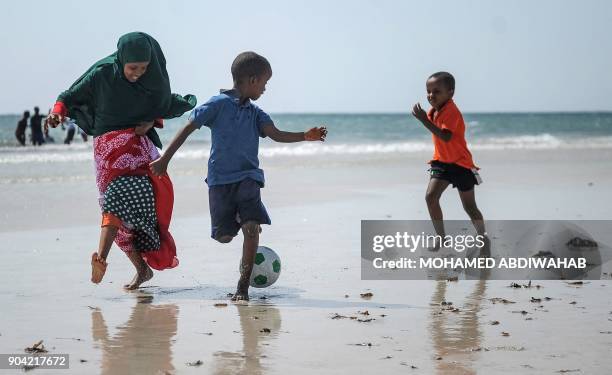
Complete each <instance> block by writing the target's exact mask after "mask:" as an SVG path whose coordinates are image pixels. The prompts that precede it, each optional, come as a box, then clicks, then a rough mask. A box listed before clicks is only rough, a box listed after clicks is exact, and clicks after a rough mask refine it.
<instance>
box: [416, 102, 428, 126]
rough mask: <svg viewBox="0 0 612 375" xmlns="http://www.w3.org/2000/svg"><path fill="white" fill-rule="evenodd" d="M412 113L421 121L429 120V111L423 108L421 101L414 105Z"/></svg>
mask: <svg viewBox="0 0 612 375" xmlns="http://www.w3.org/2000/svg"><path fill="white" fill-rule="evenodd" d="M412 115H413V116H414V117H416V118H417V120H419V121H421V122H423V121H427V112H425V110H424V109H423V108H421V103H417V104H415V105H414V107H412Z"/></svg>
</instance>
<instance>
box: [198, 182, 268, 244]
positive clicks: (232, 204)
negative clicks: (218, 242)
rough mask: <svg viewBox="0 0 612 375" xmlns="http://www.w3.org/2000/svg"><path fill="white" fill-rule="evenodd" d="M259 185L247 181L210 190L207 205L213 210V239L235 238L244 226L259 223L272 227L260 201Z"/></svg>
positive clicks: (212, 187) (217, 186)
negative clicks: (243, 224)
mask: <svg viewBox="0 0 612 375" xmlns="http://www.w3.org/2000/svg"><path fill="white" fill-rule="evenodd" d="M260 189H261V186H260V185H259V182H257V181H255V180H253V179H250V178H247V179H244V180H242V181H239V182H235V183H232V184H225V185H214V186H210V187H209V188H208V205H209V206H210V221H211V226H212V228H211V237H212V238H214V239H218V238H220V237H222V236H227V235H229V236H232V237H234V236H235V235H236V234H238V231H239V230H240V227H241V223H245V222H247V221H256V222H258V223H259V224H271V221H270V217H269V216H268V212H267V211H266V208H265V207H264V205H263V203H262V201H261V193H260Z"/></svg>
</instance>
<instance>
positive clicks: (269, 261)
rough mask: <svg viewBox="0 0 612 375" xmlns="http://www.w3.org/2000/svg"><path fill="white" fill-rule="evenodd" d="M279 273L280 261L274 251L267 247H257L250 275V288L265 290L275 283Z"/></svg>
mask: <svg viewBox="0 0 612 375" xmlns="http://www.w3.org/2000/svg"><path fill="white" fill-rule="evenodd" d="M280 271H281V261H280V258H279V257H278V255H277V254H276V253H275V252H274V250H272V249H270V248H269V247H265V246H259V247H258V248H257V254H255V261H254V262H253V272H252V273H251V286H252V287H254V288H266V287H268V286H270V285H272V284H274V283H275V282H276V280H277V279H278V276H279V275H280Z"/></svg>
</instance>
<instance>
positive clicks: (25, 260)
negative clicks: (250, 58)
mask: <svg viewBox="0 0 612 375" xmlns="http://www.w3.org/2000/svg"><path fill="white" fill-rule="evenodd" d="M427 156H428V154H427V153H425V154H420V153H414V154H397V155H393V156H390V155H384V156H372V155H369V156H368V157H367V158H366V157H360V156H355V155H352V156H350V157H349V156H346V157H334V158H332V159H327V158H324V157H316V158H303V157H290V158H284V159H280V160H279V159H278V158H263V159H262V165H263V168H264V169H265V171H266V176H267V186H266V188H265V189H264V190H263V199H264V202H265V203H266V205H267V208H268V210H269V212H270V215H271V217H272V222H273V225H272V226H271V227H264V232H263V233H262V237H261V244H262V245H266V246H269V247H271V248H273V249H275V250H276V251H277V252H278V253H279V254H280V256H281V260H282V262H283V270H282V274H281V277H280V279H279V281H278V282H277V283H276V284H275V285H273V286H272V287H270V288H267V289H263V290H254V289H251V297H252V301H251V302H250V303H249V304H248V305H236V304H232V303H230V302H229V301H228V300H227V297H226V295H227V293H230V292H233V291H234V287H235V282H236V280H237V276H238V261H239V256H240V249H241V239H240V238H237V239H236V240H235V242H232V243H231V244H228V245H221V244H217V243H215V242H213V241H212V240H211V239H210V237H209V231H210V219H209V217H208V210H207V194H206V190H205V187H204V185H203V179H202V176H203V175H204V173H205V161H194V160H177V161H176V162H175V163H174V164H173V165H171V176H172V177H173V180H174V183H175V194H176V206H175V215H174V221H173V224H172V232H173V235H174V237H175V240H176V242H177V244H178V247H179V258H180V261H181V264H180V265H179V267H178V268H176V269H173V270H167V271H164V272H158V273H156V275H155V277H154V279H153V280H151V282H148V283H146V284H145V287H144V288H142V289H140V290H139V291H135V292H125V291H123V290H122V289H121V285H123V283H124V282H125V281H127V280H129V279H131V277H132V272H133V271H132V268H131V267H132V266H131V265H130V263H129V261H128V259H127V258H126V257H125V256H124V255H123V254H122V253H121V251H119V250H118V249H117V248H113V250H111V254H110V257H109V269H108V272H107V274H106V276H105V278H104V281H103V282H102V283H101V284H100V285H97V286H96V285H93V284H91V283H90V282H89V273H90V268H89V263H88V259H89V255H90V253H91V252H92V251H93V250H94V249H95V247H96V244H97V238H98V233H99V228H98V227H97V226H98V224H99V214H98V208H97V206H96V204H97V202H96V192H95V184H94V181H93V174H92V173H91V164H90V163H89V162H86V161H83V162H66V163H64V164H61V165H59V166H58V165H56V167H57V168H56V170H53V171H52V170H51V166H46V167H45V166H41V165H32V166H29V167H28V166H26V167H24V166H23V165H22V166H20V167H17V166H9V167H7V168H6V169H5V170H3V175H2V177H1V181H0V188H1V189H2V193H3V194H2V198H0V199H1V201H0V207H3V210H2V211H3V214H2V215H0V224H1V225H0V244H2V245H0V246H1V247H2V255H3V258H4V262H3V263H2V266H1V268H0V271H1V272H0V304H1V306H2V309H1V317H2V319H1V320H0V353H23V349H24V348H25V347H26V346H30V345H32V344H33V343H35V342H37V341H39V340H44V344H45V346H46V348H47V349H48V350H49V352H50V353H69V354H70V360H71V364H70V371H69V373H75V374H84V373H87V374H94V373H101V374H130V373H132V374H134V373H142V374H155V373H161V374H163V373H171V374H175V373H176V374H191V373H194V374H195V373H213V374H234V373H244V374H258V373H260V374H267V373H271V374H285V373H295V374H302V373H303V374H307V373H308V374H310V373H321V374H337V373H374V372H376V373H415V374H431V373H437V374H476V373H481V374H498V373H501V374H516V373H530V374H531V373H534V374H550V373H557V372H559V371H567V370H578V371H576V372H570V373H578V374H580V373H583V374H605V373H608V372H609V369H610V368H612V356H611V354H612V294H611V293H610V288H611V287H612V283H611V282H610V281H609V280H603V281H590V282H586V283H585V284H584V285H582V286H571V285H568V284H567V283H565V282H561V281H539V282H537V284H539V285H541V286H542V287H541V288H540V289H535V288H530V289H525V288H520V289H515V288H510V287H508V285H509V282H507V281H463V280H462V281H459V282H447V281H441V282H436V281H362V280H360V265H361V263H360V262H361V259H360V255H359V254H360V250H359V246H360V244H359V241H360V237H359V230H360V220H362V219H426V218H427V210H426V206H425V202H424V199H423V195H424V190H425V185H426V182H427V175H426V173H425V172H426V168H427V167H426V166H425V165H424V164H423V161H424V160H426V159H427ZM611 156H612V150H607V149H604V150H572V151H571V154H570V152H569V151H554V150H542V151H533V150H530V151H524V152H517V151H513V152H504V151H481V152H479V153H478V154H477V155H476V160H477V161H478V163H479V164H480V166H481V167H482V168H483V170H482V175H483V178H484V179H485V184H483V185H482V187H479V188H477V201H478V203H479V206H480V208H481V210H482V212H483V214H484V215H485V218H487V219H569V220H571V219H594V220H599V219H610V218H611V215H610V211H611V209H612V204H611V203H610V199H609V191H610V190H609V186H611V182H612V176H611V175H610V173H609V172H610V170H611V168H610V167H612V162H610V160H612V158H611ZM60 167H61V168H60ZM3 168H4V167H3ZM26 168H29V169H26ZM26 171H29V173H26ZM589 183H591V184H589ZM442 205H443V209H444V211H445V215H446V216H445V217H446V218H448V219H464V218H465V215H464V214H463V212H462V209H461V205H460V202H459V200H458V197H457V195H456V192H455V191H454V190H449V191H448V192H447V193H446V194H445V196H444V198H443V201H442ZM38 207H43V209H40V210H39V209H38ZM365 292H371V293H373V297H372V298H370V299H364V298H361V297H360V293H365ZM532 297H535V298H542V299H543V302H541V303H532V302H530V300H531V298H532ZM544 297H551V298H552V299H551V300H550V301H545V300H544ZM492 298H505V299H507V300H511V301H514V302H515V303H514V304H503V303H493V302H492V301H491V299H492ZM442 302H452V305H447V304H444V305H443V304H442ZM574 302H575V303H574ZM216 303H227V306H222V307H216V306H215V304H216ZM449 306H452V307H453V308H455V307H456V308H458V311H456V312H455V311H453V309H452V308H449ZM366 311H367V314H366V313H365V312H366ZM523 311H524V312H525V313H523ZM351 317H354V318H355V319H351ZM369 319H373V320H369ZM360 320H361V321H360ZM495 321H498V322H499V324H492V322H495ZM268 330H269V331H268ZM502 332H507V333H508V334H509V335H507V336H504V335H503V334H502ZM81 360H83V361H84V362H81ZM196 361H201V364H199V365H198V363H197V362H196ZM190 364H192V365H195V366H191V365H190ZM413 367H415V368H413ZM2 372H5V373H10V371H6V370H4V371H2ZM33 373H41V374H43V373H49V374H57V373H60V372H58V370H44V369H35V370H34V372H33ZM61 373H64V372H63V371H62V372H61Z"/></svg>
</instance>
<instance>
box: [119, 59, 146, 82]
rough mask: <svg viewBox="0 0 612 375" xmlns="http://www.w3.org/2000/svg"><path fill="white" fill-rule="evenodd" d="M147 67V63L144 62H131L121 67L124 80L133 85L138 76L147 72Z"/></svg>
mask: <svg viewBox="0 0 612 375" xmlns="http://www.w3.org/2000/svg"><path fill="white" fill-rule="evenodd" d="M147 66H149V62H148V61H144V62H131V63H127V64H124V65H123V75H124V76H125V78H126V79H127V80H128V81H130V82H132V83H134V82H136V81H138V79H139V78H140V76H142V75H143V74H145V72H146V71H147Z"/></svg>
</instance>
